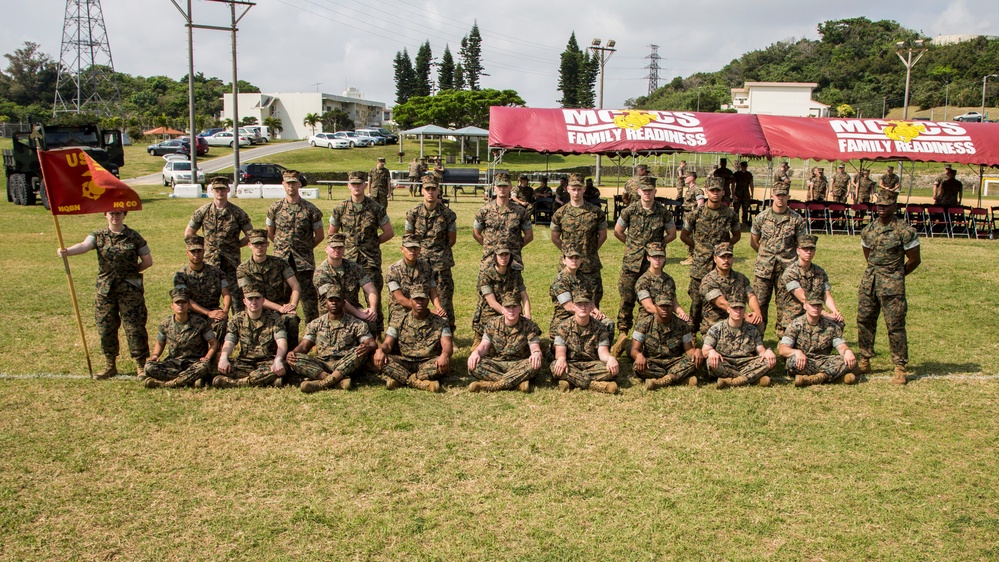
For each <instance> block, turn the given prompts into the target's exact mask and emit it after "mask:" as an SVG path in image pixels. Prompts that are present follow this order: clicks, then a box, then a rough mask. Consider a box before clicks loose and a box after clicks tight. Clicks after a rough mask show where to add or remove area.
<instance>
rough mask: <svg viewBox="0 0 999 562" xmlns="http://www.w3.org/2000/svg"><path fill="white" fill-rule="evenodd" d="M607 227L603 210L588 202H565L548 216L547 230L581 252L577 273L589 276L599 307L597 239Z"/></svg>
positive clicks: (601, 265)
mask: <svg viewBox="0 0 999 562" xmlns="http://www.w3.org/2000/svg"><path fill="white" fill-rule="evenodd" d="M601 230H603V231H605V232H606V230H607V215H606V214H605V213H604V211H603V209H601V208H600V207H597V206H596V205H594V204H592V203H587V202H585V201H584V202H583V204H582V205H580V206H579V207H574V206H573V205H572V203H566V204H565V205H562V206H561V207H559V209H558V210H557V211H555V214H553V215H552V224H551V231H552V232H557V233H559V234H561V236H562V244H563V245H565V244H569V245H572V246H575V247H576V248H577V249H579V251H580V252H581V253H582V254H583V263H582V264H580V266H579V272H578V273H577V275H578V274H582V275H584V276H587V277H591V278H592V279H593V282H594V283H595V285H596V289H595V291H594V292H593V303H594V305H595V306H596V307H597V308H600V300H601V299H602V298H603V295H604V283H603V279H602V278H601V276H600V270H601V269H602V268H603V264H602V263H600V253H599V251H598V250H599V247H598V246H597V240H598V236H599V233H600V231H601Z"/></svg>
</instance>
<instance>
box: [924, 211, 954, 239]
mask: <svg viewBox="0 0 999 562" xmlns="http://www.w3.org/2000/svg"><path fill="white" fill-rule="evenodd" d="M926 225H927V229H928V230H929V233H930V238H933V237H934V235H935V234H937V233H940V234H943V235H945V236H946V237H947V238H950V237H951V232H950V221H949V220H948V219H947V210H946V209H944V208H943V207H936V206H933V207H926Z"/></svg>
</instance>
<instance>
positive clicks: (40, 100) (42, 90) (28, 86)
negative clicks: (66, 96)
mask: <svg viewBox="0 0 999 562" xmlns="http://www.w3.org/2000/svg"><path fill="white" fill-rule="evenodd" d="M39 48H40V45H39V44H38V43H32V42H31V41H25V42H24V47H22V48H20V49H17V50H15V51H14V52H13V53H8V54H5V55H4V57H5V58H6V59H7V61H8V63H9V64H8V65H7V70H6V71H5V72H0V96H3V97H4V98H6V99H8V100H10V101H12V102H14V103H16V104H18V105H21V106H28V105H31V104H35V103H37V104H47V105H49V107H51V105H52V97H53V94H54V92H55V85H56V80H57V79H58V75H59V65H58V64H57V63H56V62H55V61H54V60H52V58H50V57H49V56H48V55H47V54H45V53H42V52H40V51H39Z"/></svg>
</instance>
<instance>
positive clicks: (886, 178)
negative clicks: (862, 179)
mask: <svg viewBox="0 0 999 562" xmlns="http://www.w3.org/2000/svg"><path fill="white" fill-rule="evenodd" d="M878 187H879V188H881V189H887V190H888V191H894V192H895V193H898V192H899V191H900V190H901V189H902V180H901V179H900V178H899V177H898V176H897V175H895V166H888V167H887V169H886V170H885V173H884V174H883V175H882V176H881V179H880V181H879V182H878Z"/></svg>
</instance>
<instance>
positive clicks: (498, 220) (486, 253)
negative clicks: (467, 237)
mask: <svg viewBox="0 0 999 562" xmlns="http://www.w3.org/2000/svg"><path fill="white" fill-rule="evenodd" d="M493 183H494V184H495V187H496V199H495V200H494V201H490V202H489V203H486V204H485V205H483V206H482V208H480V209H479V210H478V211H476V213H475V221H474V222H473V223H472V236H473V237H474V238H475V240H476V241H478V242H479V243H480V244H482V261H481V263H480V265H479V269H487V268H489V267H492V264H493V260H492V257H493V253H494V252H495V251H496V247H497V245H498V244H499V243H500V242H501V241H502V242H503V244H504V245H506V246H507V247H509V248H510V252H511V253H512V254H513V261H514V262H516V263H518V264H521V265H523V263H524V260H523V258H522V257H521V255H520V254H521V251H522V250H523V248H524V246H526V245H527V244H529V243H530V242H531V240H534V230H532V228H533V225H532V224H531V215H530V213H528V212H527V209H525V208H524V207H522V206H520V205H518V204H517V203H514V202H513V201H511V200H510V176H509V174H505V173H499V174H496V177H495V178H494V181H493Z"/></svg>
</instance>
